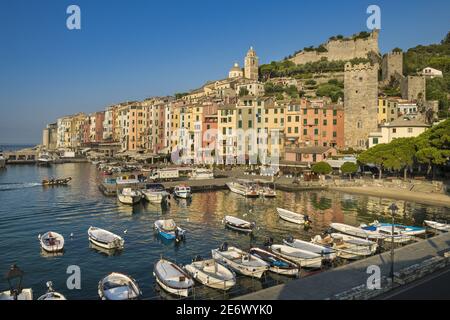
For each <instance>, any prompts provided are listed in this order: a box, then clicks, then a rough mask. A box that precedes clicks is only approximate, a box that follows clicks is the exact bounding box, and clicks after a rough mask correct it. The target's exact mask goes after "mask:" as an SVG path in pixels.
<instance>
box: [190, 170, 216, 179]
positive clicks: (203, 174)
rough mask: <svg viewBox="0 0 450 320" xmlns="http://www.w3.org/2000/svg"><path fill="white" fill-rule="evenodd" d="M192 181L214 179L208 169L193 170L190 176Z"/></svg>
mask: <svg viewBox="0 0 450 320" xmlns="http://www.w3.org/2000/svg"><path fill="white" fill-rule="evenodd" d="M191 179H192V180H209V179H214V173H213V171H211V170H208V169H201V168H198V169H195V170H194V171H192V176H191Z"/></svg>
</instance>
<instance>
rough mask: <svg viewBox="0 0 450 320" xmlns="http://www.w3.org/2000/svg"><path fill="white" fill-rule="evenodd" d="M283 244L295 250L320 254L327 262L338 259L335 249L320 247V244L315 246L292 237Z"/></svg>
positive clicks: (284, 240)
mask: <svg viewBox="0 0 450 320" xmlns="http://www.w3.org/2000/svg"><path fill="white" fill-rule="evenodd" d="M283 243H284V244H285V245H287V246H290V247H293V248H297V249H301V250H304V251H309V252H312V253H316V254H320V255H321V256H322V257H323V259H325V260H334V259H336V251H334V250H333V249H331V248H329V247H326V246H323V245H320V244H315V243H311V242H308V241H303V240H299V239H294V238H292V237H288V238H287V239H283Z"/></svg>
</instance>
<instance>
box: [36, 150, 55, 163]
mask: <svg viewBox="0 0 450 320" xmlns="http://www.w3.org/2000/svg"><path fill="white" fill-rule="evenodd" d="M52 161H53V160H52V158H51V157H50V155H49V154H48V153H47V152H43V153H41V154H40V155H39V157H38V158H37V160H36V163H37V164H38V165H39V166H49V165H50V164H51V163H52Z"/></svg>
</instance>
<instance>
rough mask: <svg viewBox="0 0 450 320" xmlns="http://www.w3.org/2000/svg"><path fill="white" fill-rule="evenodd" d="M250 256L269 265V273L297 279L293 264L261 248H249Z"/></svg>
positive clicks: (296, 271) (295, 267) (296, 269)
mask: <svg viewBox="0 0 450 320" xmlns="http://www.w3.org/2000/svg"><path fill="white" fill-rule="evenodd" d="M249 252H250V254H252V255H254V256H256V257H258V258H260V259H262V260H264V261H265V262H267V263H268V264H269V271H270V272H273V273H277V274H281V275H284V276H291V277H297V276H298V272H299V270H298V267H297V265H296V264H294V263H293V262H291V261H289V260H287V259H284V258H282V257H280V256H277V255H276V254H274V253H272V252H269V251H267V250H264V249H261V248H251V249H250V251H249Z"/></svg>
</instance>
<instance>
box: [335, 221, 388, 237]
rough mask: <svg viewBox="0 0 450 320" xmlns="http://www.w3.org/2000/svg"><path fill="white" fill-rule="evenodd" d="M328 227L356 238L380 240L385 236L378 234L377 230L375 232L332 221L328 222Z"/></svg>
mask: <svg viewBox="0 0 450 320" xmlns="http://www.w3.org/2000/svg"><path fill="white" fill-rule="evenodd" d="M330 227H331V228H333V229H334V230H336V231H338V232H341V233H344V234H348V235H351V236H354V237H358V238H363V239H370V240H380V239H384V238H385V236H384V235H382V234H379V233H378V232H375V231H372V230H363V229H362V228H358V227H354V226H350V225H348V224H343V223H332V224H330Z"/></svg>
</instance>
